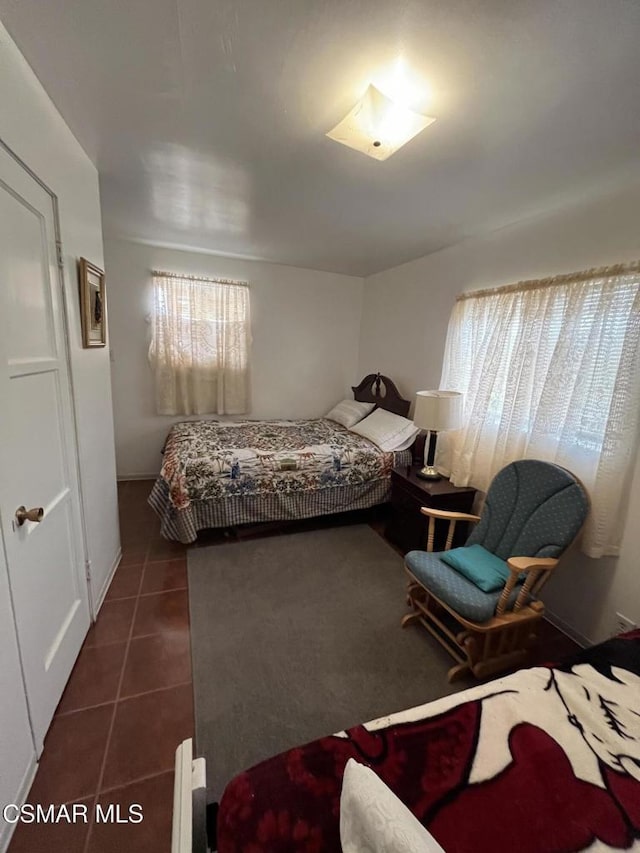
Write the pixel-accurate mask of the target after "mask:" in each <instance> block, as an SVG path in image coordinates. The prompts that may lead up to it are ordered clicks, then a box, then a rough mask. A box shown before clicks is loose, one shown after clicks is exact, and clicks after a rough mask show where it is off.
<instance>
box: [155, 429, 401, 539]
mask: <svg viewBox="0 0 640 853" xmlns="http://www.w3.org/2000/svg"><path fill="white" fill-rule="evenodd" d="M410 463H411V451H409V450H406V451H401V452H397V453H384V452H383V451H382V450H380V449H379V448H378V447H377V446H376V445H375V444H373V443H372V442H371V441H369V440H368V439H366V438H362V437H361V436H358V435H355V434H354V433H352V432H349V430H347V429H345V428H344V427H342V426H340V425H339V424H336V423H334V422H333V421H330V420H327V419H326V418H319V419H317V420H291V421H275V420H274V421H235V422H228V421H227V422H221V421H184V422H182V423H178V424H175V425H174V426H173V427H172V428H171V431H170V432H169V435H168V437H167V441H166V443H165V448H164V461H163V464H162V470H161V472H160V476H159V477H158V480H157V481H156V484H155V485H154V488H153V491H152V493H151V495H150V497H149V503H150V504H151V505H152V506H153V507H154V509H155V510H156V512H157V513H158V514H159V516H160V518H161V521H162V524H161V530H162V533H163V534H164V535H165V536H167V537H168V538H170V539H178V540H179V541H181V542H193V541H194V540H195V538H196V536H197V532H198V530H202V529H203V528H206V527H221V526H230V525H236V524H247V523H255V522H259V521H273V520H283V519H295V518H309V517H312V516H315V515H324V514H327V513H335V512H345V511H348V510H353V509H366V508H367V507H371V506H374V505H375V504H379V503H383V502H384V501H385V500H387V499H388V493H389V489H390V481H391V469H392V468H393V467H394V465H404V464H410Z"/></svg>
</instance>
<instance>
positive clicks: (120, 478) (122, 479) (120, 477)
mask: <svg viewBox="0 0 640 853" xmlns="http://www.w3.org/2000/svg"><path fill="white" fill-rule="evenodd" d="M157 478H158V472H157V471H154V472H153V473H151V474H118V476H117V477H116V479H117V481H118V482H119V483H126V482H127V480H156V479H157Z"/></svg>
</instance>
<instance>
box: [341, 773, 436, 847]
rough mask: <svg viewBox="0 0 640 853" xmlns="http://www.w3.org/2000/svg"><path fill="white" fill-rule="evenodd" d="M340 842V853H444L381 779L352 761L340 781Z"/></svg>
mask: <svg viewBox="0 0 640 853" xmlns="http://www.w3.org/2000/svg"><path fill="white" fill-rule="evenodd" d="M340 842H341V844H342V853H411V851H414V850H419V851H420V853H444V851H443V849H442V847H440V845H439V844H438V842H437V841H436V840H435V838H434V837H433V836H432V835H431V833H430V832H428V831H427V830H426V829H425V828H424V826H423V825H422V824H421V823H420V821H419V820H418V819H417V818H416V817H415V816H414V815H413V814H412V813H411V812H410V811H409V809H408V808H407V807H406V806H405V805H404V803H403V802H401V800H399V799H398V798H397V797H396V795H395V794H394V793H393V791H391V790H390V789H389V788H387V786H386V785H385V784H384V782H383V781H382V779H380V778H379V777H378V776H376V774H375V773H374V772H373V770H371V769H370V768H369V767H365V766H364V765H362V764H358V762H357V761H354V760H353V758H350V759H349V761H348V762H347V766H346V767H345V770H344V777H343V780H342V794H341V795H340Z"/></svg>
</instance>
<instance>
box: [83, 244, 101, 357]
mask: <svg viewBox="0 0 640 853" xmlns="http://www.w3.org/2000/svg"><path fill="white" fill-rule="evenodd" d="M79 269H80V316H81V318H82V345H83V346H84V347H103V346H105V345H106V343H107V318H106V314H105V300H104V270H101V269H100V267H97V266H96V265H95V264H92V263H91V262H90V261H88V260H87V259H86V258H80V267H79Z"/></svg>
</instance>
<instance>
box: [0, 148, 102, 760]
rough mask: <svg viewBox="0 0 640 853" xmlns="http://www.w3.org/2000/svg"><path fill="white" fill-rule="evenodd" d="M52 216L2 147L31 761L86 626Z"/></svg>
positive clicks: (0, 314) (15, 543)
mask: <svg viewBox="0 0 640 853" xmlns="http://www.w3.org/2000/svg"><path fill="white" fill-rule="evenodd" d="M55 215H56V213H55V207H54V198H53V197H52V196H51V194H50V193H49V192H48V191H47V190H46V189H45V188H44V187H43V186H42V185H41V184H40V183H39V182H38V181H37V180H36V179H35V178H34V177H33V176H31V175H30V174H29V173H28V172H27V170H26V169H25V168H24V167H23V166H22V165H21V164H20V163H19V161H17V160H16V159H14V157H12V156H11V154H10V153H9V152H8V151H7V150H6V149H5V148H3V147H0V518H1V522H2V534H3V538H4V543H5V552H6V558H7V564H8V575H9V586H10V591H11V599H12V603H13V611H14V617H15V625H16V629H17V635H18V644H19V647H20V657H21V661H22V670H23V675H24V683H25V685H26V692H27V702H28V706H29V714H30V718H31V725H32V730H33V736H34V741H35V745H36V750H37V752H38V754H40V752H41V750H42V744H43V740H44V736H45V734H46V731H47V729H48V727H49V723H50V722H51V718H52V716H53V713H54V711H55V708H56V705H57V704H58V701H59V699H60V696H61V694H62V691H63V689H64V686H65V683H66V681H67V678H68V677H69V673H70V672H71V668H72V666H73V664H74V662H75V659H76V657H77V655H78V652H79V650H80V646H81V645H82V641H83V638H84V636H85V634H86V632H87V629H88V627H89V621H90V620H89V605H88V591H87V584H86V581H85V577H84V548H83V544H82V526H81V518H80V503H79V488H78V477H77V469H76V464H77V463H76V451H75V430H74V422H73V413H72V408H71V389H70V382H69V366H68V359H67V342H66V331H65V317H64V307H63V291H62V286H61V276H60V273H59V269H58V265H57V247H56V227H55V225H56V222H55ZM16 689H19V686H18V685H17V686H16Z"/></svg>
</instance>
